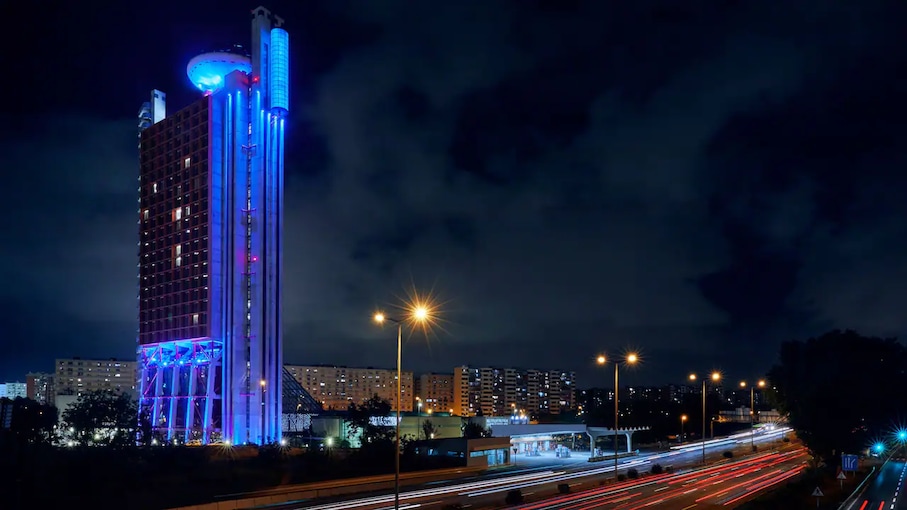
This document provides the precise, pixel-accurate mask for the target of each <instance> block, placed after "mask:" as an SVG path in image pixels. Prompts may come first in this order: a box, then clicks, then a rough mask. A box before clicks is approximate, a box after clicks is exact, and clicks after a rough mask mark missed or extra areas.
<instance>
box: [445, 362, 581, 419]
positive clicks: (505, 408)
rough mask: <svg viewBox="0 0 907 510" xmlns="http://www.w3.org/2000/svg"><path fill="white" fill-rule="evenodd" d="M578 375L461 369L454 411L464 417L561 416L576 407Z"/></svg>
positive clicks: (456, 376)
mask: <svg viewBox="0 0 907 510" xmlns="http://www.w3.org/2000/svg"><path fill="white" fill-rule="evenodd" d="M575 386H576V374H575V373H574V372H567V371H561V370H537V369H520V368H498V367H470V366H459V367H455V368H454V371H453V393H454V396H453V409H454V412H455V413H457V414H459V415H461V416H476V415H482V416H510V415H511V414H514V413H517V412H525V413H527V414H530V415H539V414H560V413H561V412H564V411H567V410H569V409H573V408H575V407H576V402H575V399H576V397H575V394H574V393H575V392H574V389H575Z"/></svg>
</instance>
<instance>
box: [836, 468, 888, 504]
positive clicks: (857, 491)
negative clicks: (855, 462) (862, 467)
mask: <svg viewBox="0 0 907 510" xmlns="http://www.w3.org/2000/svg"><path fill="white" fill-rule="evenodd" d="M887 462H888V461H887V460H886V461H885V462H883V463H882V465H883V466H884V465H885V464H886V463H887ZM879 471H881V468H880V469H879ZM875 472H876V467H875V466H872V469H870V470H869V474H867V475H866V478H864V479H863V481H862V482H860V485H857V488H856V489H854V490H853V492H851V493H850V496H847V499H845V500H844V502H843V503H841V506H839V507H838V510H850V507H852V506H853V505H854V503H856V502H857V498H859V496H860V494H862V493H863V490H864V489H865V487H864V485H866V482H868V481H869V479H870V478H872V475H873V474H875Z"/></svg>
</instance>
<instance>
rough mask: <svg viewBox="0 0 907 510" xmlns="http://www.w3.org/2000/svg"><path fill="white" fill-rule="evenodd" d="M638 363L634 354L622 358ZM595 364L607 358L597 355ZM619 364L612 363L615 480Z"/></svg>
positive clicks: (628, 361) (637, 357)
mask: <svg viewBox="0 0 907 510" xmlns="http://www.w3.org/2000/svg"><path fill="white" fill-rule="evenodd" d="M638 361H639V356H637V355H636V353H632V352H631V353H629V354H627V355H626V357H625V358H624V363H625V364H627V365H634V364H636V362H638ZM595 362H596V363H598V364H599V365H604V364H605V363H607V362H608V358H606V357H605V355H604V354H599V355H598V358H596V359H595ZM620 365H621V363H620V362H619V361H615V362H614V477H615V478H617V420H618V418H619V416H620V407H619V404H618V400H619V398H618V395H619V393H620V390H619V386H618V381H619V379H618V375H617V374H618V373H619V370H618V369H619V368H620Z"/></svg>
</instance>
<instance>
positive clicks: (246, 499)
mask: <svg viewBox="0 0 907 510" xmlns="http://www.w3.org/2000/svg"><path fill="white" fill-rule="evenodd" d="M486 469H487V468H486V467H462V468H449V469H434V470H430V471H416V472H410V473H401V474H400V486H401V488H402V487H405V486H406V485H418V484H420V483H424V482H430V481H434V480H437V479H439V478H445V479H451V478H465V477H467V476H473V475H475V474H477V473H480V472H482V471H485V470H486ZM393 488H394V475H393V474H390V475H376V476H365V477H360V478H347V479H340V480H328V481H324V482H314V483H306V484H296V485H285V486H281V487H274V488H273V489H265V490H261V491H255V492H246V493H236V494H225V495H223V496H217V497H216V499H219V501H214V502H211V503H204V504H201V505H190V506H181V507H176V508H172V509H170V510H243V509H249V508H255V507H260V506H264V505H274V504H279V503H289V502H291V501H299V500H306V499H317V498H326V497H332V496H344V495H348V494H357V493H361V492H371V491H378V490H383V489H388V490H392V489H393Z"/></svg>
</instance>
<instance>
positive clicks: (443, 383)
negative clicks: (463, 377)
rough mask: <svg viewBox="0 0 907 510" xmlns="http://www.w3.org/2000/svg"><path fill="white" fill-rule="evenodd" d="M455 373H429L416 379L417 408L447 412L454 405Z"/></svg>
mask: <svg viewBox="0 0 907 510" xmlns="http://www.w3.org/2000/svg"><path fill="white" fill-rule="evenodd" d="M453 381H454V376H453V374H438V373H428V374H422V375H420V376H419V377H418V378H416V379H415V383H416V388H415V395H416V402H417V404H416V408H415V409H416V410H419V406H418V402H421V403H422V408H421V410H422V411H431V412H442V413H446V412H448V411H450V410H451V409H453V405H454V383H453Z"/></svg>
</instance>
